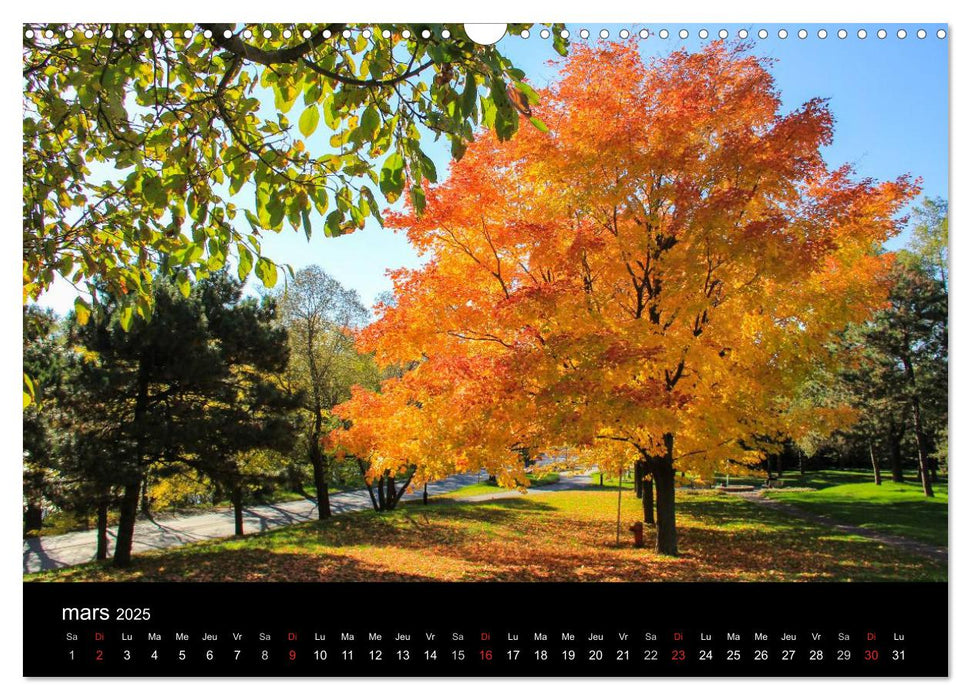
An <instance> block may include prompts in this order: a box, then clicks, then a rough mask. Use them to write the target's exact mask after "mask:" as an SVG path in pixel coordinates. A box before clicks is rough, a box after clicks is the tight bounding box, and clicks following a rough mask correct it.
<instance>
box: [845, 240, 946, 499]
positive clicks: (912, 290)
mask: <svg viewBox="0 0 971 700" xmlns="http://www.w3.org/2000/svg"><path fill="white" fill-rule="evenodd" d="M945 284H946V280H944V279H941V278H940V277H937V276H930V275H929V274H928V271H927V269H926V268H922V267H921V266H915V265H914V264H912V262H910V261H907V260H906V259H905V260H903V261H900V262H898V263H897V264H896V265H895V266H894V268H893V271H892V287H891V293H890V299H889V305H888V306H887V308H885V309H884V310H882V311H880V312H879V313H877V314H876V315H875V316H874V318H873V319H872V320H871V321H870V322H868V323H866V324H864V325H863V326H861V327H859V328H857V329H855V330H854V331H853V332H852V333H851V335H850V336H849V337H850V338H851V340H852V342H855V344H856V348H857V352H856V360H855V362H854V363H853V364H851V365H850V366H849V367H848V368H847V369H845V370H844V372H843V376H844V379H845V380H846V381H847V383H848V385H849V387H850V390H851V392H852V393H853V394H854V396H855V402H856V404H857V406H858V408H859V409H860V410H861V414H862V419H861V421H860V424H859V425H860V428H859V429H860V430H863V431H864V432H868V431H869V435H870V437H869V438H868V440H875V439H876V438H877V436H878V434H882V435H883V436H884V437H885V439H886V443H887V445H888V447H889V449H890V455H891V469H892V471H893V474H894V479H895V480H897V479H899V478H900V476H901V475H900V467H899V464H900V440H899V436H900V435H901V434H902V431H903V425H907V426H909V428H908V430H909V431H910V432H911V434H912V435H913V436H914V444H915V447H916V451H917V463H918V474H919V477H920V481H921V484H922V486H923V489H924V493H925V494H926V495H927V496H933V486H932V482H933V480H934V472H935V471H936V465H935V464H933V462H932V459H933V452H934V450H933V435H934V432H935V428H939V427H940V426H941V425H946V423H947V291H946V287H945ZM945 439H946V434H945Z"/></svg>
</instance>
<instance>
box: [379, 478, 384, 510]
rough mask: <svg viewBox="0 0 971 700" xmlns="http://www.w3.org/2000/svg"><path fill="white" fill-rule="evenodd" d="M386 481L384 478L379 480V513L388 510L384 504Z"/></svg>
mask: <svg viewBox="0 0 971 700" xmlns="http://www.w3.org/2000/svg"><path fill="white" fill-rule="evenodd" d="M384 481H385V477H384V476H382V477H381V478H380V479H378V510H379V511H381V510H386V509H385V507H384V504H385V492H384Z"/></svg>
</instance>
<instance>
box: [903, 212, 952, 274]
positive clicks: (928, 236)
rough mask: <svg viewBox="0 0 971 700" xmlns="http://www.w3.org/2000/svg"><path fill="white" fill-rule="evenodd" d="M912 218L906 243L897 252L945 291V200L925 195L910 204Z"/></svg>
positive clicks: (946, 237)
mask: <svg viewBox="0 0 971 700" xmlns="http://www.w3.org/2000/svg"><path fill="white" fill-rule="evenodd" d="M912 220H913V227H912V228H911V232H910V242H909V244H908V246H907V248H906V250H903V251H901V252H900V255H901V257H902V258H903V259H904V261H905V262H907V263H908V264H910V265H911V266H916V267H920V268H922V269H924V270H926V271H927V272H928V273H929V274H930V275H931V276H932V277H936V278H937V279H938V280H940V282H941V286H942V287H943V288H944V291H945V293H946V292H947V289H948V279H949V278H948V266H949V264H950V260H951V258H950V254H949V252H948V206H947V200H946V199H943V198H940V197H938V198H936V199H931V198H930V197H925V198H924V200H923V201H922V202H921V203H920V204H919V205H918V206H916V207H914V213H913V215H912Z"/></svg>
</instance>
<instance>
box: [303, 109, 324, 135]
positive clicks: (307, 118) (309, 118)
mask: <svg viewBox="0 0 971 700" xmlns="http://www.w3.org/2000/svg"><path fill="white" fill-rule="evenodd" d="M319 123H320V110H319V109H318V108H317V105H316V104H312V105H310V106H309V107H307V108H306V109H305V110H304V111H303V114H301V115H300V121H299V122H298V124H299V126H300V133H301V134H303V136H304V138H309V137H310V135H311V134H312V133H314V132H315V131H316V130H317V124H319Z"/></svg>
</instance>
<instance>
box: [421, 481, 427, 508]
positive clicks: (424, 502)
mask: <svg viewBox="0 0 971 700" xmlns="http://www.w3.org/2000/svg"><path fill="white" fill-rule="evenodd" d="M421 504H422V505H423V506H427V505H428V484H427V483H426V484H425V487H424V488H423V489H422V491H421Z"/></svg>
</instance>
